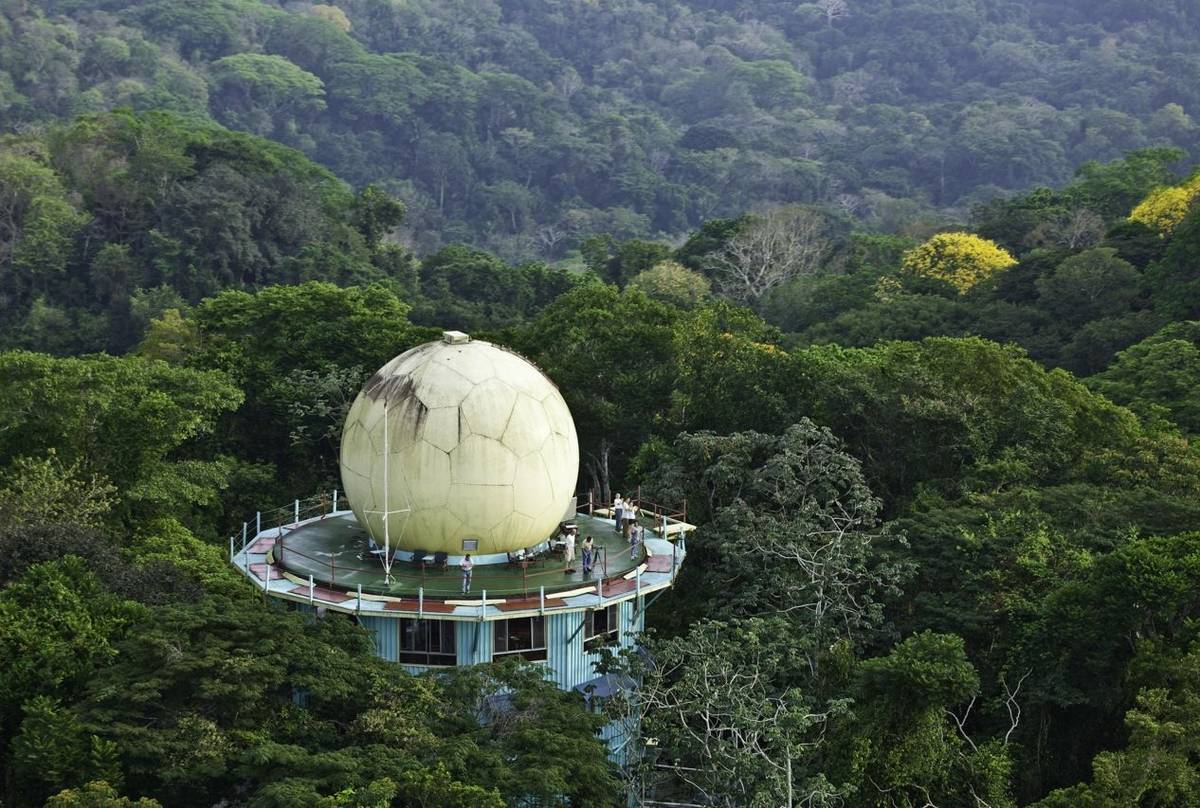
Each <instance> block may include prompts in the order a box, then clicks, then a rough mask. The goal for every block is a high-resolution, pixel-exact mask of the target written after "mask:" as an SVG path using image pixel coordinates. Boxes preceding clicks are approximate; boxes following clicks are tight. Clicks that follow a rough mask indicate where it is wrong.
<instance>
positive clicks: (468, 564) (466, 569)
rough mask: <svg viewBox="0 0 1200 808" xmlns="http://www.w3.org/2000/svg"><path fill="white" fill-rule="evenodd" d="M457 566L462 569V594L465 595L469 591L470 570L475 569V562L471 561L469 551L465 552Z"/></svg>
mask: <svg viewBox="0 0 1200 808" xmlns="http://www.w3.org/2000/svg"><path fill="white" fill-rule="evenodd" d="M458 567H459V569H461V570H462V574H463V594H464V595H465V594H467V593H468V592H470V591H471V570H473V569H475V563H474V562H473V561H471V554H470V553H467V554H466V555H465V556H464V557H463V560H462V563H461V564H459V565H458Z"/></svg>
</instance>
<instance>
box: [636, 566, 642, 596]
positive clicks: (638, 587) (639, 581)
mask: <svg viewBox="0 0 1200 808" xmlns="http://www.w3.org/2000/svg"><path fill="white" fill-rule="evenodd" d="M636 580H637V585H636V588H635V591H636V592H637V595H636V597H639V598H640V597H641V596H642V568H641V567H640V566H639V567H638V568H637V579H636Z"/></svg>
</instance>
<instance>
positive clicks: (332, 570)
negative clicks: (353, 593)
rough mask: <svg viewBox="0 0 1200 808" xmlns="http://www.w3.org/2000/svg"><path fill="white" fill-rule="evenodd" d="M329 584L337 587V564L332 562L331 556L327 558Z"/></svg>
mask: <svg viewBox="0 0 1200 808" xmlns="http://www.w3.org/2000/svg"><path fill="white" fill-rule="evenodd" d="M329 583H331V584H333V585H335V586H336V585H337V564H335V563H334V561H333V556H332V555H331V556H329Z"/></svg>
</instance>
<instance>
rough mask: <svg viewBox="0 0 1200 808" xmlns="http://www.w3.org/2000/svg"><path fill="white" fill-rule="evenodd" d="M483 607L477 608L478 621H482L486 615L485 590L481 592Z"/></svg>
mask: <svg viewBox="0 0 1200 808" xmlns="http://www.w3.org/2000/svg"><path fill="white" fill-rule="evenodd" d="M482 603H483V605H482V606H480V607H479V619H480V621H482V620H483V616H484V615H485V614H486V613H487V590H486V589H485V590H483V601H482Z"/></svg>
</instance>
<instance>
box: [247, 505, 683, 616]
mask: <svg viewBox="0 0 1200 808" xmlns="http://www.w3.org/2000/svg"><path fill="white" fill-rule="evenodd" d="M640 493H641V489H640V488H639V489H638V494H639V495H640ZM634 502H636V503H637V511H638V513H639V515H640V516H641V517H643V518H644V517H647V516H649V517H652V518H653V519H654V523H655V525H656V529H657V527H658V526H661V528H662V532H663V536H664V537H666V536H667V530H666V529H667V527H668V525H669V523H671V522H679V521H685V522H686V518H687V501H686V500H685V501H684V505H683V509H682V510H679V511H671V510H669V509H666V508H664V507H662V506H660V505H658V504H657V503H653V502H649V501H646V500H642V499H640V496H639V497H638V498H635V499H634ZM344 503H345V500H344V499H341V498H340V497H339V492H338V491H337V490H336V489H335V490H333V491H332V492H329V493H326V492H321V493H319V494H316V495H314V496H311V497H307V498H305V499H297V500H293V501H292V503H291V504H290V505H284V506H281V507H278V508H273V509H271V510H267V511H259V512H257V513H256V514H255V516H254V522H253V524H252V523H251V522H249V521H246V522H243V523H242V531H241V536H240V537H239V536H238V535H236V534H235V535H233V536H230V537H229V560H230V562H231V563H232V562H234V561H235V560H236V559H237V558H238V557H239V556H241V558H242V562H243V566H244V567H245V572H246V574H247V575H249V573H250V557H249V555H250V554H249V553H248V552H247V549H248V548H251V547H252V546H253V544H254V543H255V542H258V541H266V540H271V539H273V540H274V542H273V547H274V548H275V549H276V553H275V558H274V561H275V563H276V564H277V565H278V566H279V567H280V568H281V570H284V569H287V563H286V561H287V558H289V557H291V556H298V557H300V558H302V559H304V560H306V561H308V562H310V564H309V565H307V568H306V569H303V570H299V571H300V572H302V573H303V574H305V575H307V576H308V578H309V582H308V583H309V588H310V589H312V588H313V586H314V585H315V583H316V580H315V578H316V576H317V575H318V574H319V573H318V570H323V569H324V568H325V567H328V569H329V577H328V580H321V582H320V583H321V584H328V585H330V586H335V587H336V586H338V575H339V573H340V574H341V575H342V578H343V585H347V584H353V585H355V586H356V587H357V588H358V590H359V592H360V593H361V592H362V591H363V586H362V584H360V583H358V582H347V581H346V580H345V578H346V576H347V575H351V574H356V573H368V574H378V573H381V572H383V571H384V565H383V562H382V558H380V559H379V562H378V564H371V563H363V564H353V563H350V564H346V563H343V564H341V565H339V564H338V563H337V560H336V559H335V558H334V557H333V556H329V557H328V558H326V559H321V558H317V557H315V556H312V555H309V554H307V553H305V552H303V551H302V550H299V549H297V548H295V547H289V546H288V545H287V534H288V533H289V532H290V531H292V530H294V529H295V528H296V527H297V526H298V525H300V524H302V523H306V522H309V521H312V520H314V519H323V518H325V517H328V516H332V515H335V514H338V513H345V512H346V511H347V510H348V509H343V510H339V509H338V508H339V505H342V504H344ZM581 504H582V503H581ZM586 507H587V510H586V513H587V514H588V515H589V516H591V515H592V514H593V513H594V512H595V511H597V510H603V509H605V508H611V507H612V504H611V503H598V502H596V501H595V498H594V496H593V495H592V494H591V493H589V495H588V501H587V506H586ZM579 510H580V511H581V512H584V511H583V508H582V507H581V508H580V509H579ZM251 527H253V532H251ZM272 532H274V534H275V535H273V536H272V535H271V533H272ZM364 549H365V546H364ZM595 549H596V552H597V553H598V555H599V559H598V562H597V564H596V567H598V568H599V571H600V577H599V578H598V579H596V581H595V585H596V587H597V592H598V593H599V594H600V595H601V596H602V597H603V594H604V584H605V580H606V579H607V578H608V549H609V548H607V547H603V546H601V547H597V548H595ZM637 552H638V557H637V558H632V559H630V561H631V562H635V563H634V568H635V569H636V567H637V565H638V564H640V563H642V562H645V561H646V560H647V559H648V555H647V552H646V548H645V546H644V545H640V544H639V546H638V550H637ZM539 557H540V558H543V559H545V561H543V562H542V563H547V562H548V561H549V560H550V557H551V554H549V553H547V554H543V555H542V556H539ZM671 557H672V565H671V567H672V570H674V569H675V567H676V563H675V558H676V548H675V546H674V543H673V544H672V552H671ZM360 560H361V559H360ZM405 563H406V562H403V561H394V562H393V564H392V566H391V574H390V575H389V576H387V580H386V581H385V583H384V584H383V585H368V586H367V591H368V592H369V593H370V594H390V593H391V592H392V591H394V590H393V588H392V587H393V586H394V585H395V584H396V583H400V584H403V583H404V582H405V581H411V586H412V588H414V589H416V590H417V591H418V592H421V593H423V591H424V588H425V583H426V581H427V576H428V575H429V574H430V573H433V574H435V575H437V574H438V573H449V574H450V575H458V574H460V573H459V572H458V571H457V570H451V569H450V568H448V567H443V568H440V569H439V567H438V566H437V565H435V563H434V562H431V561H422V562H419V563H417V564H413V563H411V562H408V566H407V567H406V566H404V564H405ZM515 563H516V564H519V565H520V566H521V570H520V572H519V573H517V572H515V571H514V572H513V573H512V574H505V573H500V574H496V573H491V574H489V575H488V576H487V578H488V583H489V584H494V585H496V586H497V587H499V588H503V589H510V590H511V589H515V588H516V586H517V584H518V583H519V584H520V588H521V592H522V593H523V596H524V597H526V598H527V597H529V592H530V587H531V586H532V587H533V588H534V591H535V592H537V591H541V592H542V593H543V597H544V591H545V588H546V584H545V581H546V580H548V579H549V578H550V577H552V576H561V575H562V574H563V571H564V570H565V569H566V567H565V564H564V566H562V567H559V566H557V565H556V566H553V567H548V568H546V569H541V570H534V571H532V572H531V571H530V566H531V565H533V564H535V563H538V562H537V559H536V558H535V559H531V560H530V561H528V562H520V561H517V562H515ZM270 566H271V565H270V559H269V557H268V567H270ZM322 577H323V576H322ZM438 577H442V576H440V575H439V576H438ZM263 578H264V589H266V588H267V586H268V585H269V583H270V580H271V572H270V569H268V570H266V571H264V575H263ZM637 578H638V588H639V589H640V585H641V574H640V572H639V573H638V575H637ZM397 579H399V580H397ZM578 583H579V584H580V585H583V586H587V585H591V584H592V581H579V582H578ZM554 588H561V587H560V586H555V587H554Z"/></svg>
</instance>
